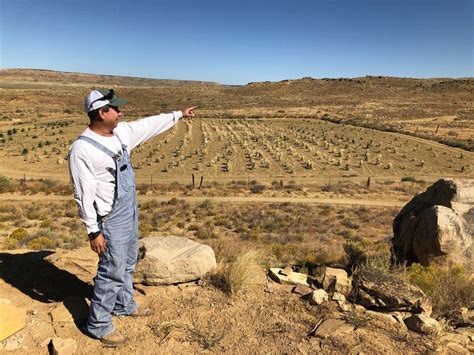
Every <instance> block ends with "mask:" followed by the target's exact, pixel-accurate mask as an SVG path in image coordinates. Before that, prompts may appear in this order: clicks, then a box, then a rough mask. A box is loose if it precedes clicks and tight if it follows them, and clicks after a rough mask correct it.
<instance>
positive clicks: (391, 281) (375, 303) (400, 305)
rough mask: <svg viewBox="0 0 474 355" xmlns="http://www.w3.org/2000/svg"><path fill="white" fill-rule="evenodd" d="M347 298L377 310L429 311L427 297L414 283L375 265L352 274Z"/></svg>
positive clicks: (430, 308) (428, 312) (427, 312)
mask: <svg viewBox="0 0 474 355" xmlns="http://www.w3.org/2000/svg"><path fill="white" fill-rule="evenodd" d="M350 298H351V299H352V300H353V301H354V302H355V303H358V304H361V305H362V306H364V307H365V308H368V309H373V310H379V311H408V312H412V313H425V314H427V315H430V314H431V311H432V305H431V301H430V300H429V298H428V297H427V296H426V295H425V294H424V292H423V291H422V290H421V289H420V288H418V287H417V286H414V285H411V284H409V283H408V282H406V281H403V280H402V279H400V278H399V277H396V276H394V275H389V274H385V273H383V272H382V271H380V270H378V269H370V268H368V269H364V270H362V271H360V272H358V273H357V274H355V275H354V278H353V290H352V293H351V295H350Z"/></svg>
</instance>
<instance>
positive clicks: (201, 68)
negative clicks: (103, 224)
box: [0, 0, 474, 84]
mask: <svg viewBox="0 0 474 355" xmlns="http://www.w3.org/2000/svg"><path fill="white" fill-rule="evenodd" d="M473 11H474V0H445V1H438V0H360V1H358V0H352V1H348V0H345V1H344V0H321V1H318V0H287V1H283V0H251V1H250V0H243V1H234V0H227V1H226V0H220V1H217V0H194V1H191V0H155V1H151V0H149V1H143V0H134V1H123V0H115V1H101V2H99V1H89V0H81V1H79V0H77V1H74V0H28V1H27V0H0V68H38V69H40V68H41V69H52V70H62V71H73V72H81V73H94V74H110V75H127V76H139V77H150V78H162V79H183V80H205V81H216V82H219V83H223V84H246V83H248V82H250V81H266V80H270V81H279V80H283V79H297V78H301V77H305V76H311V77H314V78H323V77H358V76H365V75H390V76H403V77H418V78H425V77H468V76H469V77H471V76H474V62H473V60H474V31H473V23H474V18H473V17H474V15H473Z"/></svg>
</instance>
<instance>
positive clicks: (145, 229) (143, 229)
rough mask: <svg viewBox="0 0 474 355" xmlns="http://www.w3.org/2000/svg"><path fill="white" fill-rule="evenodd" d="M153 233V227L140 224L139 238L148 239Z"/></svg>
mask: <svg viewBox="0 0 474 355" xmlns="http://www.w3.org/2000/svg"><path fill="white" fill-rule="evenodd" d="M152 231H153V226H152V225H151V224H150V223H142V222H140V223H139V224H138V238H146V237H149V236H150V233H151V232H152Z"/></svg>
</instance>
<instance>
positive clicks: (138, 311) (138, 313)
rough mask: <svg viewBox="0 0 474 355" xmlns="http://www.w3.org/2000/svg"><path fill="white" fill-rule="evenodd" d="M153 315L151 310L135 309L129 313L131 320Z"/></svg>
mask: <svg viewBox="0 0 474 355" xmlns="http://www.w3.org/2000/svg"><path fill="white" fill-rule="evenodd" d="M154 313H155V312H154V311H153V310H152V309H151V308H137V309H136V310H135V311H133V313H130V314H129V316H130V317H133V318H139V317H149V316H152V315H153V314H154Z"/></svg>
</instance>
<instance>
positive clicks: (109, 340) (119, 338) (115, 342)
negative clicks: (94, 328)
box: [100, 330, 126, 347]
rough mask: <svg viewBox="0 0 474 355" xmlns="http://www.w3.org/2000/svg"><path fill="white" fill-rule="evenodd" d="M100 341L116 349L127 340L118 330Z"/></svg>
mask: <svg viewBox="0 0 474 355" xmlns="http://www.w3.org/2000/svg"><path fill="white" fill-rule="evenodd" d="M100 341H101V342H102V343H104V344H105V345H107V346H111V347H116V346H119V345H120V344H123V343H125V341H126V339H125V337H124V336H123V335H122V334H120V333H119V331H118V330H113V331H112V333H109V334H107V335H105V336H103V337H102V338H100Z"/></svg>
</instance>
